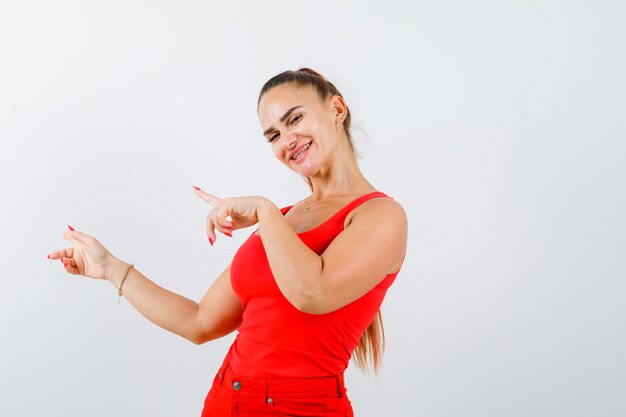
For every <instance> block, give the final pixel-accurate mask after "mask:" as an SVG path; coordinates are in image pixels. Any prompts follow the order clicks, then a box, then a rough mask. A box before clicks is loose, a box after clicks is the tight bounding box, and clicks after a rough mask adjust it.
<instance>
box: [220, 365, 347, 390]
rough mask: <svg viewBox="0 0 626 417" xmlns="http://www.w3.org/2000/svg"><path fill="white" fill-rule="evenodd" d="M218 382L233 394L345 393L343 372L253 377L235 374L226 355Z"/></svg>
mask: <svg viewBox="0 0 626 417" xmlns="http://www.w3.org/2000/svg"><path fill="white" fill-rule="evenodd" d="M217 378H218V384H219V385H224V384H226V386H227V387H229V388H230V389H231V390H232V391H233V393H234V394H238V395H254V396H261V397H265V398H286V397H291V398H295V397H299V398H309V397H335V398H337V397H342V396H344V395H345V392H346V388H345V386H344V378H343V374H338V375H333V376H329V377H324V378H288V379H287V378H286V379H253V378H245V377H242V376H239V375H236V374H235V373H234V372H233V370H232V368H231V366H230V362H229V360H228V355H227V356H226V358H225V359H224V363H223V364H222V366H221V367H220V369H219V371H218V373H217Z"/></svg>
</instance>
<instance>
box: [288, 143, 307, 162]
mask: <svg viewBox="0 0 626 417" xmlns="http://www.w3.org/2000/svg"><path fill="white" fill-rule="evenodd" d="M309 146H311V144H310V143H307V144H306V145H304V146H303V147H302V149H300V150H299V151H298V153H297V154H295V155H294V156H293V157H292V158H291V159H293V160H296V159H298V158H299V157H300V155H302V152H304V151H306V150H307V149H309Z"/></svg>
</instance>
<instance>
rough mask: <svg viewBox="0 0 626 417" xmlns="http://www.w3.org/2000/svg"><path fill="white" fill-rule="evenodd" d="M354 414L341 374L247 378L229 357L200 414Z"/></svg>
mask: <svg viewBox="0 0 626 417" xmlns="http://www.w3.org/2000/svg"><path fill="white" fill-rule="evenodd" d="M231 416H237V417H257V416H274V417H276V416H278V417H280V416H287V417H301V416H302V417H354V414H353V412H352V406H351V404H350V400H349V399H348V397H347V396H346V388H345V387H344V385H343V374H339V375H336V376H331V377H327V378H301V379H269V380H262V379H249V378H244V377H240V376H238V375H235V374H233V371H232V369H231V368H230V366H229V363H228V356H226V359H224V363H223V364H222V366H221V367H220V369H219V371H218V372H217V374H216V375H215V378H214V379H213V385H212V386H211V389H210V390H209V393H208V394H207V396H206V399H205V400H204V409H203V410H202V416H201V417H231Z"/></svg>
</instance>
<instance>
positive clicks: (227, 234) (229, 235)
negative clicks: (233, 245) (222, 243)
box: [224, 232, 233, 237]
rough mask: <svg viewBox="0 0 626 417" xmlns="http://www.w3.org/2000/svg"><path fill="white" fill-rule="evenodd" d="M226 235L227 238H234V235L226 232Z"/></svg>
mask: <svg viewBox="0 0 626 417" xmlns="http://www.w3.org/2000/svg"><path fill="white" fill-rule="evenodd" d="M224 234H225V235H226V236H228V237H233V235H232V233H230V232H224Z"/></svg>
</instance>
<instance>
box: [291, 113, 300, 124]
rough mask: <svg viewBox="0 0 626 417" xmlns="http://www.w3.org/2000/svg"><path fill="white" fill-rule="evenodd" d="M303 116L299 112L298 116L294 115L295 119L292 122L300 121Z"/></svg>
mask: <svg viewBox="0 0 626 417" xmlns="http://www.w3.org/2000/svg"><path fill="white" fill-rule="evenodd" d="M301 118H302V115H301V114H299V115H297V116H296V117H294V118H293V119H291V124H294V123H295V122H296V121H299V120H300V119H301Z"/></svg>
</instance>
